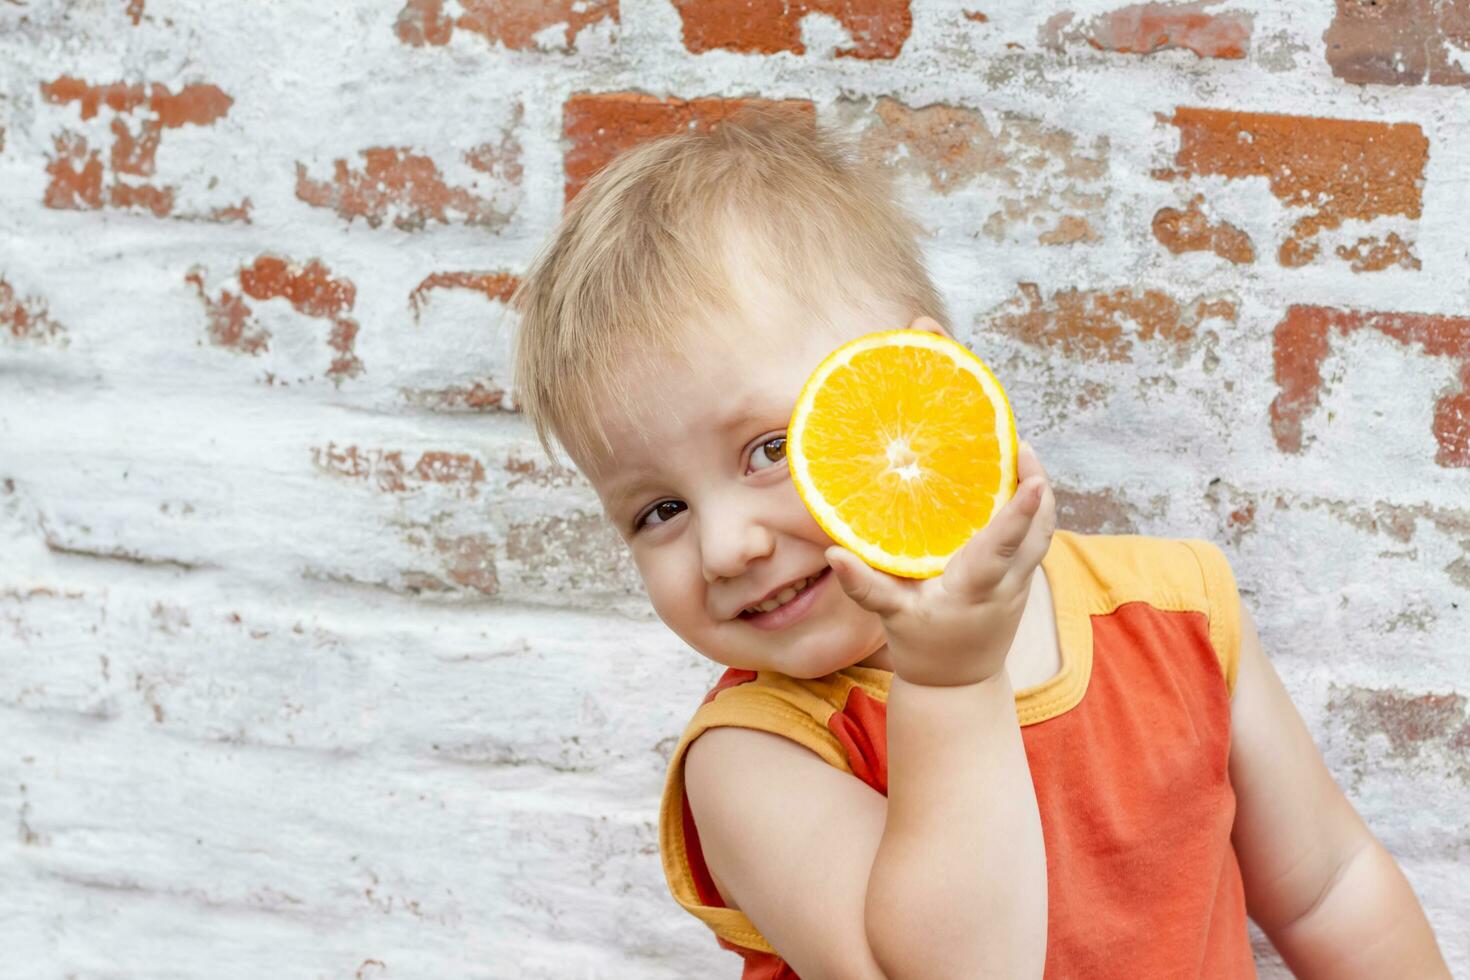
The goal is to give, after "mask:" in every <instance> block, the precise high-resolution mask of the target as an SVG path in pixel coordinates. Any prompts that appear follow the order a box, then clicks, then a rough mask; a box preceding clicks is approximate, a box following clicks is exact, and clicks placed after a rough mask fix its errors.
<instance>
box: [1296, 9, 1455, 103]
mask: <svg viewBox="0 0 1470 980" xmlns="http://www.w3.org/2000/svg"><path fill="white" fill-rule="evenodd" d="M1322 40H1323V41H1324V42H1326V45H1327V64H1328V65H1330V66H1331V67H1332V73H1333V74H1334V75H1336V76H1337V77H1338V78H1342V79H1345V80H1347V81H1349V82H1357V83H1358V84H1371V85H1422V84H1429V85H1470V67H1467V65H1466V62H1465V56H1464V51H1465V49H1466V48H1467V47H1470V0H1393V2H1392V3H1385V2H1383V0H1337V13H1336V15H1335V16H1334V17H1333V18H1332V23H1331V24H1330V25H1328V27H1327V30H1326V32H1324V33H1323V35H1322Z"/></svg>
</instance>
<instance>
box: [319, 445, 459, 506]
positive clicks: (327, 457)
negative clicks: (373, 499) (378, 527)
mask: <svg viewBox="0 0 1470 980" xmlns="http://www.w3.org/2000/svg"><path fill="white" fill-rule="evenodd" d="M311 461H312V463H313V464H314V465H315V466H316V467H317V468H318V469H320V470H323V471H325V472H327V473H331V474H333V475H334V476H342V477H347V478H349V479H353V480H366V481H370V482H372V483H375V484H376V485H377V487H378V489H379V490H382V491H383V492H385V493H406V492H408V491H410V490H416V489H420V488H422V487H424V486H425V485H428V484H438V485H440V486H447V487H451V488H454V489H458V490H463V491H464V492H465V493H466V494H467V495H468V496H471V497H473V496H476V495H477V493H478V488H479V486H480V484H482V483H484V482H485V465H484V464H483V463H482V462H480V460H479V459H477V458H476V457H474V456H471V455H469V454H467V453H450V452H426V453H420V454H419V458H418V461H417V462H416V463H414V464H413V466H408V465H406V464H405V463H404V461H403V453H402V451H400V450H384V449H359V448H358V447H356V446H343V447H340V448H339V447H338V446H337V444H336V443H328V444H327V445H326V446H324V447H323V446H318V447H313V448H312V450H311Z"/></svg>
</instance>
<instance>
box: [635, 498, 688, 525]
mask: <svg viewBox="0 0 1470 980" xmlns="http://www.w3.org/2000/svg"><path fill="white" fill-rule="evenodd" d="M685 506H686V504H685V503H684V501H682V500H664V501H661V502H659V503H657V504H654V505H653V507H652V509H650V510H649V511H648V513H646V514H644V515H643V516H642V517H640V518H639V519H638V520H637V522H635V523H634V525H633V530H635V531H636V530H638V528H640V527H643V526H644V525H645V524H649V523H653V524H667V523H668V522H669V521H671V520H673V519H674V518H675V517H677V516H678V515H679V511H681V510H683V509H684V508H685ZM655 517H656V518H657V520H653V521H650V518H655Z"/></svg>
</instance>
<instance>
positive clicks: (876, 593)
mask: <svg viewBox="0 0 1470 980" xmlns="http://www.w3.org/2000/svg"><path fill="white" fill-rule="evenodd" d="M826 558H827V564H829V565H831V566H832V574H833V575H835V576H837V584H838V585H840V586H842V591H843V592H846V593H847V597H848V598H849V599H851V600H852V601H853V602H856V603H857V604H858V605H859V606H862V607H863V608H864V609H866V610H867V611H868V612H871V613H877V614H878V615H880V616H887V615H889V614H891V613H894V612H897V611H898V609H899V607H900V605H901V601H902V596H901V594H900V592H899V590H898V587H897V586H896V584H895V583H893V582H890V581H888V576H887V575H885V574H884V573H883V572H880V571H878V570H877V569H875V568H872V567H870V566H869V565H868V563H867V562H865V561H863V560H862V559H861V558H859V557H858V556H857V555H854V554H853V553H852V552H850V551H848V550H847V549H846V548H839V547H836V546H833V547H831V548H828V549H827V551H826Z"/></svg>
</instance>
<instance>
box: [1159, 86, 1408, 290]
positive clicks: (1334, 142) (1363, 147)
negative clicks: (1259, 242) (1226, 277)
mask: <svg viewBox="0 0 1470 980" xmlns="http://www.w3.org/2000/svg"><path fill="white" fill-rule="evenodd" d="M1168 121H1169V122H1170V123H1172V124H1173V125H1174V126H1176V127H1178V129H1179V151H1178V153H1177V154H1176V155H1175V158H1174V166H1175V169H1174V170H1165V171H1161V172H1158V173H1156V174H1155V176H1156V177H1158V178H1160V179H1166V180H1172V179H1175V178H1178V177H1181V176H1184V177H1189V176H1221V177H1225V178H1226V179H1229V180H1239V179H1242V178H1246V177H1262V178H1265V179H1266V181H1267V182H1268V186H1269V187H1270V189H1271V193H1272V194H1274V195H1275V196H1276V197H1277V198H1278V199H1280V200H1281V202H1282V203H1283V204H1285V205H1286V206H1287V207H1290V208H1296V209H1301V210H1304V211H1305V212H1306V213H1305V214H1304V215H1303V216H1302V217H1301V218H1299V219H1297V221H1296V222H1295V223H1294V224H1293V225H1292V228H1291V232H1290V234H1289V235H1288V236H1287V238H1286V240H1285V241H1283V242H1282V243H1281V247H1280V248H1279V249H1278V252H1277V260H1278V261H1279V262H1280V263H1281V264H1282V265H1284V266H1288V267H1295V266H1302V265H1306V264H1307V263H1308V262H1311V261H1312V259H1313V258H1315V257H1316V255H1317V253H1318V252H1319V250H1320V245H1319V244H1318V242H1316V241H1315V238H1316V236H1317V234H1318V233H1319V232H1322V231H1326V230H1331V229H1335V228H1339V227H1341V226H1342V224H1343V223H1344V222H1345V221H1371V220H1372V219H1374V218H1380V217H1387V216H1390V215H1402V216H1404V217H1407V218H1416V219H1417V218H1418V217H1419V215H1420V210H1421V208H1422V206H1423V198H1422V194H1421V188H1422V187H1423V184H1424V168H1425V166H1426V164H1427V163H1428V160H1429V141H1428V140H1427V139H1426V138H1425V136H1424V131H1423V130H1422V129H1420V128H1419V127H1418V126H1417V125H1415V124H1413V123H1380V122H1365V121H1360V120H1354V119H1322V118H1318V117H1315V116H1282V115H1268V114H1264V113H1251V112H1233V111H1230V110H1222V109H1193V108H1183V107H1181V108H1179V109H1177V110H1176V111H1175V113H1174V115H1173V117H1172V118H1171V119H1169V120H1168ZM1410 244H1411V243H1405V244H1404V245H1403V248H1402V252H1401V254H1403V255H1406V256H1409V257H1410V258H1412V251H1411V250H1410Z"/></svg>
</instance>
